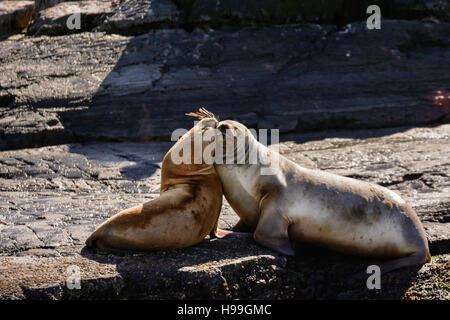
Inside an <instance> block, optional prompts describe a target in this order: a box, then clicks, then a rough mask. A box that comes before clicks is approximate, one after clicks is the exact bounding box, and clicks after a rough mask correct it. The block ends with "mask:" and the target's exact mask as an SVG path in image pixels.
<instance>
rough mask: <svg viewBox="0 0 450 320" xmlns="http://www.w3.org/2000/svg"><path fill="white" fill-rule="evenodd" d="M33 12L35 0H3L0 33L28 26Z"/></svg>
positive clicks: (0, 8) (0, 11)
mask: <svg viewBox="0 0 450 320" xmlns="http://www.w3.org/2000/svg"><path fill="white" fill-rule="evenodd" d="M33 12H34V2H33V1H1V2H0V35H2V34H5V33H9V32H11V31H14V30H22V29H24V28H26V27H27V26H28V23H29V22H30V21H31V18H32V16H33Z"/></svg>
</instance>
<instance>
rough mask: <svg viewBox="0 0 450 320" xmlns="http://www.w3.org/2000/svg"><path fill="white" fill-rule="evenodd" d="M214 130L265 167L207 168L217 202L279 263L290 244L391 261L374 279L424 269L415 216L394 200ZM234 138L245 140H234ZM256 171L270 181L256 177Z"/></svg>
mask: <svg viewBox="0 0 450 320" xmlns="http://www.w3.org/2000/svg"><path fill="white" fill-rule="evenodd" d="M217 129H219V130H220V132H221V133H222V135H223V137H224V138H225V137H226V136H228V137H231V139H230V140H229V141H234V143H235V144H236V141H245V146H244V148H243V149H242V150H246V152H247V153H246V154H245V155H244V156H245V157H247V158H248V154H249V153H250V154H252V152H256V154H257V155H258V159H265V161H267V160H269V161H270V165H268V166H264V165H263V164H261V162H260V161H258V163H257V164H248V162H245V164H236V163H234V164H217V163H216V164H215V165H214V166H215V168H216V171H217V174H218V175H219V177H220V180H221V181H222V187H223V192H224V196H225V198H226V199H227V200H228V202H229V203H230V205H231V207H232V208H233V209H234V210H235V211H236V213H237V214H238V215H239V217H240V219H241V222H240V223H241V224H245V225H247V226H249V227H251V228H255V229H254V230H255V231H254V233H253V237H254V239H255V241H256V242H257V243H259V244H261V245H263V246H265V247H268V248H271V249H273V250H275V251H277V252H279V253H281V254H284V255H293V254H294V250H293V248H292V246H291V243H290V240H295V241H299V242H307V243H312V244H315V245H319V246H323V247H326V248H330V249H334V250H337V251H340V252H343V253H347V254H352V255H360V256H371V257H382V258H390V259H393V260H391V261H388V262H386V263H385V264H383V265H382V266H381V272H388V271H391V270H394V269H397V268H401V267H405V266H413V265H420V264H424V263H425V262H429V261H430V252H429V248H428V241H427V237H426V234H425V231H424V228H423V226H422V224H421V222H420V220H419V218H418V217H417V214H416V213H415V212H414V210H413V209H412V208H411V207H410V206H409V205H408V204H406V203H405V201H404V200H403V199H402V198H401V197H400V196H399V195H398V194H396V193H395V192H393V191H391V190H389V189H387V188H384V187H382V186H379V185H376V184H373V183H368V182H364V181H359V180H356V179H351V178H347V177H343V176H339V175H336V174H332V173H327V172H324V171H320V170H310V169H307V168H303V167H301V166H299V165H298V164H296V163H294V162H292V161H290V160H289V159H287V158H285V157H283V156H282V155H280V154H279V153H277V152H274V151H272V150H270V149H269V148H267V147H266V146H264V145H263V144H261V143H259V142H258V141H257V140H256V139H255V138H254V137H253V135H252V134H251V132H250V131H249V130H248V128H247V127H245V126H244V125H243V124H241V123H239V122H236V121H231V120H226V121H222V122H220V123H219V125H218V127H217ZM242 135H245V136H246V137H247V138H244V140H239V139H240V138H242ZM223 141H225V139H224V140H223ZM226 145H227V143H224V144H223V148H224V150H225V149H226ZM233 152H234V155H233V156H234V157H235V159H234V161H235V162H237V159H238V158H241V159H242V157H243V155H242V154H240V155H238V154H237V152H236V147H234V149H233ZM224 154H226V152H224ZM275 159H277V161H273V160H275ZM216 160H217V159H216ZM222 163H225V162H222ZM237 163H239V162H237ZM263 167H265V169H269V170H271V173H272V174H271V175H262V174H261V169H262V168H263Z"/></svg>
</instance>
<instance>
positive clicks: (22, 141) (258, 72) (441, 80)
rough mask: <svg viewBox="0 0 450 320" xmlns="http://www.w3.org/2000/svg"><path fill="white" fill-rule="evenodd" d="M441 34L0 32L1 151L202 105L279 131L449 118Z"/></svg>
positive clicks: (79, 137) (155, 132) (165, 133)
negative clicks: (2, 35) (7, 36)
mask: <svg viewBox="0 0 450 320" xmlns="http://www.w3.org/2000/svg"><path fill="white" fill-rule="evenodd" d="M448 34H450V23H440V24H432V23H422V22H417V21H384V22H383V27H382V29H381V30H367V29H366V26H365V24H364V23H358V24H353V25H350V26H347V27H346V29H344V30H338V29H336V28H335V27H330V26H318V25H307V26H282V27H270V28H245V29H241V30H221V31H219V30H217V31H214V30H212V29H210V30H207V31H204V30H200V29H198V30H194V32H187V31H185V30H180V29H163V30H155V31H151V32H149V33H146V34H143V35H140V36H123V35H116V34H105V33H100V32H89V33H88V32H84V33H79V34H72V35H67V36H59V37H46V36H42V37H24V38H22V39H19V40H15V41H11V40H9V41H3V42H2V43H1V47H2V48H1V50H0V66H1V68H2V70H3V72H2V73H1V74H0V134H1V140H0V149H3V150H4V149H18V148H24V147H34V146H43V145H52V144H63V143H72V142H80V141H81V142H85V141H92V140H103V141H104V140H108V141H130V140H131V141H149V140H155V139H160V140H164V139H166V140H167V138H168V137H170V134H171V132H172V131H173V130H175V129H177V128H188V127H190V125H191V123H190V120H189V119H187V118H186V117H185V116H184V114H185V113H187V112H191V111H193V110H196V109H198V107H200V106H206V107H207V108H208V109H210V110H211V111H213V112H214V113H216V114H218V115H219V116H220V117H221V118H223V119H225V118H233V119H236V120H240V121H241V122H243V123H245V124H247V125H248V126H250V127H254V128H266V129H267V128H279V129H280V131H281V132H305V131H311V130H322V129H330V128H379V127H389V126H391V127H393V126H402V125H424V124H435V123H446V122H448V121H449V110H450V98H449V97H450V87H449V86H448V84H449V83H450V79H449V76H448V72H442V70H444V69H445V68H446V66H448V61H450V42H449V41H450V40H449V38H448ZM412 66H413V67H412Z"/></svg>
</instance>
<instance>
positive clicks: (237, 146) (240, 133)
mask: <svg viewBox="0 0 450 320" xmlns="http://www.w3.org/2000/svg"><path fill="white" fill-rule="evenodd" d="M217 131H218V132H219V133H220V134H221V138H222V139H221V140H222V146H221V147H222V148H221V149H222V153H223V162H222V163H226V164H231V163H236V164H248V163H249V154H250V150H251V149H250V148H252V147H253V146H254V143H253V142H254V140H255V133H254V132H252V131H250V130H249V129H248V128H247V127H246V126H245V125H243V124H242V123H240V122H237V121H234V120H224V121H221V122H219V124H218V125H217ZM218 160H219V155H217V157H216V161H218Z"/></svg>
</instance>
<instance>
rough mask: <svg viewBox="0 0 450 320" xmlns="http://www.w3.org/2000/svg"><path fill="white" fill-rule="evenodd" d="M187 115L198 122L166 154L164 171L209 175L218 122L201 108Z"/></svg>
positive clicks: (211, 168)
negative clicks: (197, 119)
mask: <svg viewBox="0 0 450 320" xmlns="http://www.w3.org/2000/svg"><path fill="white" fill-rule="evenodd" d="M188 115H190V116H195V117H197V118H199V119H200V120H199V121H198V122H197V123H196V124H195V125H194V126H193V127H192V128H191V129H190V130H189V131H187V132H186V133H185V134H184V135H182V136H181V137H180V138H179V139H178V141H177V142H176V143H175V144H174V145H173V146H172V148H171V149H170V150H169V151H168V152H167V154H166V156H165V157H164V160H163V164H164V167H165V168H167V170H165V171H167V172H171V173H173V174H180V175H186V174H188V175H194V174H200V173H201V174H206V173H210V172H209V171H210V170H214V169H213V163H214V147H215V144H214V141H215V138H216V135H217V134H216V128H217V126H218V124H219V120H218V119H217V118H216V117H215V116H214V114H212V113H210V112H209V111H207V110H206V109H203V108H201V109H200V110H199V112H198V113H190V114H188ZM163 174H164V172H163Z"/></svg>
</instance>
